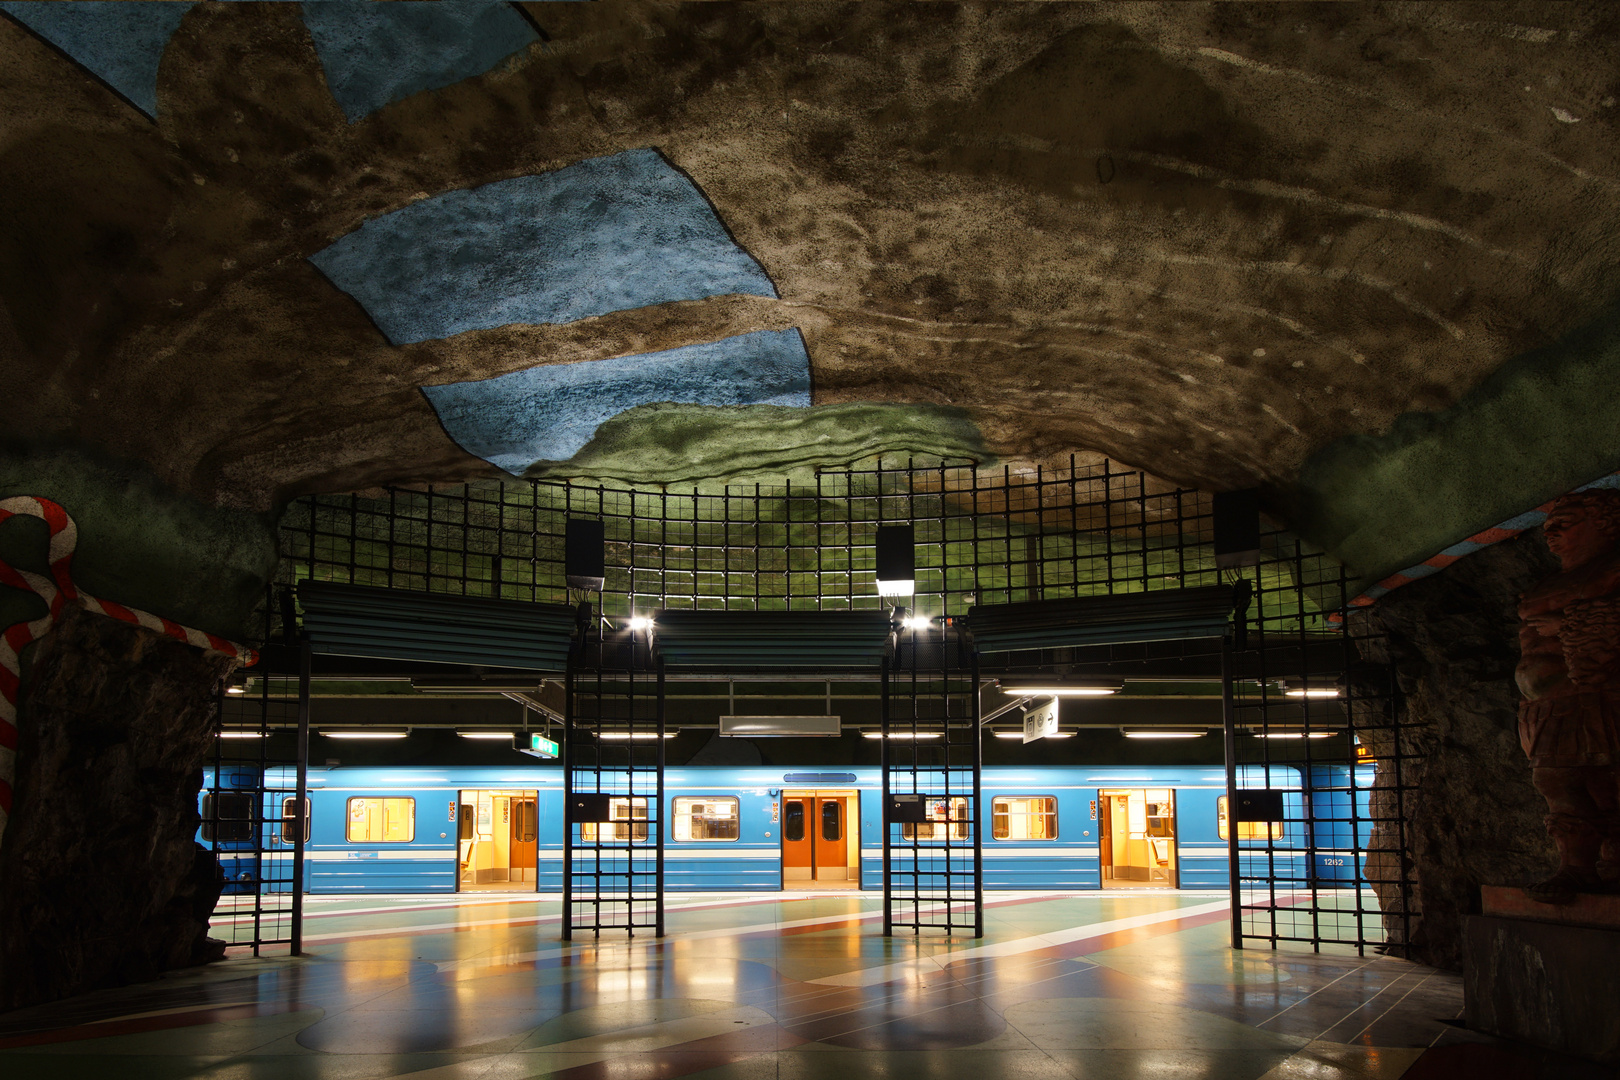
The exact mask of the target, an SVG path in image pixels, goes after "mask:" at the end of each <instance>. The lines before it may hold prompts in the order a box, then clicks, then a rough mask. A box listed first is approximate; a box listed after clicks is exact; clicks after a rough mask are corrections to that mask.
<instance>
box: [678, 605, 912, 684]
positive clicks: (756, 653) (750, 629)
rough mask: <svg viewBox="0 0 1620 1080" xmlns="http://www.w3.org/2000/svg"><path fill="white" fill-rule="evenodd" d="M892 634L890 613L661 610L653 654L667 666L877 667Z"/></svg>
mask: <svg viewBox="0 0 1620 1080" xmlns="http://www.w3.org/2000/svg"><path fill="white" fill-rule="evenodd" d="M892 633H893V631H892V627H891V626H890V615H889V612H888V611H886V610H879V611H661V612H659V613H658V614H657V615H656V616H655V617H654V618H653V649H654V652H655V653H656V655H658V656H659V657H660V658H661V659H662V660H663V661H664V664H665V666H667V667H690V668H719V669H743V668H748V669H765V670H787V669H794V668H808V669H811V670H815V671H827V670H834V669H843V668H876V667H878V666H880V665H881V664H882V663H883V658H884V657H885V656H887V655H888V652H889V648H890V643H891V641H892Z"/></svg>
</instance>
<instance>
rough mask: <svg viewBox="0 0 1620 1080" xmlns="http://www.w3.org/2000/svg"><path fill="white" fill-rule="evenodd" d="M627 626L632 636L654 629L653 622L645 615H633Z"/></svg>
mask: <svg viewBox="0 0 1620 1080" xmlns="http://www.w3.org/2000/svg"><path fill="white" fill-rule="evenodd" d="M626 625H627V626H629V628H630V632H631V633H632V634H639V633H644V632H646V631H648V630H651V629H652V620H651V619H649V618H648V617H647V616H645V615H632V616H630V621H629V623H627V624H626Z"/></svg>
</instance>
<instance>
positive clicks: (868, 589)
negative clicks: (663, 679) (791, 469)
mask: <svg viewBox="0 0 1620 1080" xmlns="http://www.w3.org/2000/svg"><path fill="white" fill-rule="evenodd" d="M570 516H575V517H587V518H597V519H600V520H602V521H603V522H604V524H605V526H606V534H607V560H606V561H607V582H606V585H605V586H604V589H603V593H602V605H603V614H605V615H606V616H608V617H609V618H610V619H615V620H618V619H622V618H625V617H627V616H629V615H631V614H641V613H647V612H651V611H653V610H657V609H661V608H736V609H740V610H750V611H771V610H778V611H780V610H788V609H800V608H812V609H828V610H831V609H838V608H877V607H882V606H884V601H883V600H881V599H880V598H879V597H878V595H877V591H876V577H875V559H874V552H873V543H874V539H875V536H876V530H877V527H878V526H879V525H880V524H884V523H895V522H909V523H911V524H913V526H914V527H915V534H916V547H917V584H916V594H915V597H914V599H913V602H912V606H913V607H914V608H915V609H916V610H918V611H920V612H922V613H924V614H928V615H932V616H941V615H961V614H964V613H965V612H966V611H967V610H968V608H970V607H972V606H973V605H974V604H975V603H983V604H991V603H1002V602H1009V601H1016V600H1028V599H1037V598H1051V597H1058V596H1091V595H1096V594H1100V593H1112V592H1128V591H1138V590H1144V589H1157V588H1177V587H1182V586H1186V585H1209V584H1214V583H1216V582H1217V581H1218V580H1219V576H1218V572H1217V571H1216V568H1215V564H1214V559H1213V554H1212V552H1211V549H1210V547H1209V544H1210V541H1211V536H1212V528H1211V513H1210V498H1209V496H1207V495H1205V494H1202V493H1200V492H1196V491H1192V490H1190V489H1185V488H1173V487H1162V486H1159V487H1156V486H1154V485H1153V484H1151V483H1150V482H1149V480H1148V479H1147V477H1146V476H1145V475H1144V474H1142V473H1138V472H1121V471H1119V470H1117V469H1115V468H1113V467H1112V466H1110V465H1109V464H1108V463H1107V462H1106V461H1105V462H1102V463H1101V464H1098V465H1087V464H1082V463H1079V462H1077V461H1074V460H1072V459H1071V462H1070V464H1069V466H1068V467H1067V468H1062V469H1050V468H1044V467H1042V468H1037V469H1033V470H1027V471H1019V472H1014V471H1012V470H1011V469H1007V468H1002V469H979V468H977V467H974V466H970V465H951V464H933V465H923V464H919V463H917V462H915V461H912V460H907V461H904V462H897V461H885V460H883V459H879V460H877V461H876V462H874V463H873V464H871V465H870V466H869V467H857V468H850V469H846V470H838V471H828V472H823V473H821V474H819V475H817V476H816V477H815V479H814V481H813V482H789V483H785V484H780V485H765V484H749V485H731V486H727V487H724V488H722V489H718V490H713V491H710V490H702V489H697V488H694V489H693V490H692V491H690V492H678V491H674V490H661V491H651V492H644V491H633V490H626V489H623V488H616V487H607V486H605V485H584V484H577V483H570V482H567V481H549V480H525V481H509V482H476V483H472V484H467V485H462V486H458V487H453V488H443V489H441V488H431V487H430V488H427V489H425V490H421V491H416V490H408V489H389V490H388V491H386V492H385V494H384V495H382V496H381V497H375V498H374V497H362V496H359V495H320V496H312V497H308V498H304V499H300V500H298V501H296V502H295V503H294V504H293V505H292V506H291V507H290V508H289V510H288V513H287V515H286V517H285V518H284V519H283V522H282V548H283V552H284V554H285V555H286V556H287V560H286V563H285V564H284V578H285V580H286V581H288V582H291V581H295V580H297V579H300V578H304V577H312V578H316V579H320V580H332V581H344V582H352V583H354V584H359V585H379V586H386V587H391V588H402V589H415V590H421V591H427V592H447V593H453V594H458V595H467V596H490V597H500V598H504V599H513V600H532V601H542V602H551V603H566V602H568V601H569V599H570V594H569V591H568V588H567V582H566V575H565V572H564V548H563V543H564V530H565V528H566V521H567V519H568V518H569V517H570Z"/></svg>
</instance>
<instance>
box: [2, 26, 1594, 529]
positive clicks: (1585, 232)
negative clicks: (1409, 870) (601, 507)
mask: <svg viewBox="0 0 1620 1080" xmlns="http://www.w3.org/2000/svg"><path fill="white" fill-rule="evenodd" d="M527 10H528V13H529V15H530V16H531V17H532V18H533V20H534V21H535V22H536V23H537V24H538V25H539V26H541V27H542V28H544V30H545V33H546V36H547V38H548V40H546V41H541V42H536V43H535V44H534V45H532V46H530V47H529V48H528V49H527V50H525V51H524V52H522V53H520V54H518V55H517V56H516V57H515V58H514V59H513V60H512V61H511V62H509V63H505V64H502V65H498V66H497V67H496V68H495V69H493V70H491V71H490V72H488V73H486V74H484V75H482V76H478V77H475V78H471V79H468V80H465V81H463V82H460V83H457V84H455V85H452V86H449V87H446V88H444V89H442V90H438V91H433V92H426V93H420V94H417V95H415V96H412V97H409V98H407V99H405V100H402V101H398V102H395V103H393V104H390V105H388V106H386V107H384V108H382V109H381V110H379V111H378V112H376V113H373V114H372V115H370V116H367V117H365V118H364V119H362V120H360V121H358V122H356V123H353V124H348V123H346V122H345V119H344V116H343V114H342V112H341V111H340V110H339V109H338V107H337V106H336V104H335V103H334V102H333V100H332V98H331V96H330V94H329V93H328V91H327V88H326V84H325V80H324V77H323V75H322V71H321V67H320V62H319V60H318V57H317V55H316V52H315V49H314V47H313V44H312V41H311V38H310V36H309V34H308V32H307V30H306V29H305V27H304V25H303V24H302V22H301V21H300V19H299V17H298V13H297V8H296V6H295V5H290V4H199V5H197V7H196V8H194V9H192V11H191V12H190V13H189V14H188V15H187V16H186V18H185V21H184V22H183V23H182V24H181V26H180V29H179V31H178V33H177V34H176V36H175V38H174V40H173V42H172V43H171V44H170V46H169V48H168V51H167V53H166V54H165V56H164V59H163V64H162V67H161V69H160V71H159V76H158V85H157V90H158V102H159V109H158V122H157V123H156V124H155V125H154V124H152V123H151V122H149V121H148V120H147V119H146V118H145V117H143V116H140V115H138V114H136V113H135V112H134V111H133V110H132V109H131V108H130V107H129V106H127V105H126V104H124V103H122V102H120V101H119V100H117V99H116V98H115V97H114V96H113V95H111V94H110V93H108V92H106V91H105V90H104V89H103V88H101V87H99V86H98V85H96V84H95V83H94V82H93V81H92V80H90V79H89V78H88V77H87V76H86V75H85V73H84V72H82V71H80V70H78V69H76V68H75V67H73V65H71V64H69V63H66V62H64V61H63V59H62V57H61V56H60V55H58V54H56V53H55V52H54V51H53V50H52V49H50V48H49V47H47V46H46V45H44V44H43V43H42V42H41V41H39V40H38V39H37V38H35V37H33V36H31V35H30V34H29V33H28V32H26V31H25V30H23V29H22V28H21V27H20V26H18V25H16V24H14V23H11V22H8V21H4V20H0V57H4V61H3V62H0V101H3V102H4V103H5V106H6V107H5V108H4V109H0V245H3V248H4V250H3V258H0V266H5V267H8V268H9V269H8V270H6V271H5V272H4V273H0V371H3V372H4V373H5V377H6V381H7V386H8V393H9V394H10V395H11V397H12V402H13V404H12V407H11V408H9V409H8V414H9V415H8V426H9V429H10V433H11V435H12V437H14V438H20V439H24V440H38V439H59V438H69V439H77V440H83V441H87V442H90V443H93V444H95V445H96V446H97V447H99V448H101V449H103V450H105V451H107V452H109V453H111V454H113V455H114V456H117V457H122V458H130V459H135V460H140V461H143V462H147V463H149V464H150V465H151V466H152V467H153V468H154V469H155V470H156V471H157V472H158V473H159V475H160V476H162V477H163V478H164V479H166V480H167V481H169V482H170V483H172V484H174V485H175V486H176V487H177V488H180V489H183V490H186V491H190V492H193V493H196V494H199V495H202V496H204V497H206V498H210V499H226V500H230V501H235V502H240V503H243V504H246V505H253V506H265V505H268V504H269V503H270V502H271V501H272V500H273V499H274V498H275V497H276V496H277V495H278V494H281V495H285V494H288V493H296V492H302V491H309V490H341V489H355V488H361V487H365V486H367V485H370V484H375V483H380V482H384V481H406V482H411V481H417V482H420V481H428V480H448V479H455V478H463V477H466V476H469V475H477V474H488V473H490V472H491V470H490V468H489V467H488V466H486V465H485V464H483V463H482V462H480V461H478V460H477V459H475V458H472V457H471V456H470V455H468V454H466V453H464V452H463V451H461V450H460V449H459V448H457V447H456V446H455V445H454V444H453V443H451V442H450V441H449V440H448V439H447V438H446V437H445V436H444V434H443V432H442V431H441V430H440V428H439V427H438V424H437V422H436V419H435V417H434V414H433V412H432V410H431V409H430V408H429V407H428V404H427V402H426V401H425V400H423V398H422V396H421V394H420V393H419V392H418V391H417V389H416V388H417V387H418V386H421V385H424V384H437V383H446V382H454V381H459V380H468V379H479V378H486V377H490V376H493V375H497V374H502V373H506V372H510V371H513V370H517V369H522V368H526V367H529V366H532V365H534V364H537V363H541V364H544V363H558V362H564V361H569V360H579V359H590V358H599V357H608V356H616V355H623V354H625V353H628V352H639V351H647V350H652V349H662V348H670V347H674V346H678V345H682V344H688V343H692V342H699V341H708V340H713V339H715V338H716V337H717V336H721V335H726V334H737V333H742V332H746V331H750V330H757V329H768V328H779V327H785V326H798V327H800V328H802V330H803V332H804V334H805V337H806V340H807V343H808V346H809V353H810V356H811V361H812V371H813V382H814V387H815V398H814V399H815V401H816V403H818V404H824V403H841V402H854V401H864V402H897V403H907V402H911V403H930V404H935V405H957V406H960V407H963V408H965V409H967V410H969V411H970V412H971V414H972V415H973V417H974V418H975V419H976V420H977V422H978V424H979V426H980V428H981V429H982V431H983V432H984V434H985V437H986V440H987V444H988V447H989V449H990V450H991V451H992V452H994V453H996V454H999V455H1001V456H1002V457H1004V458H1006V459H1009V460H1015V461H1016V460H1042V459H1047V458H1050V457H1052V456H1054V455H1064V454H1067V453H1068V452H1070V451H1082V452H1092V453H1102V454H1107V455H1109V456H1111V457H1113V458H1115V459H1117V460H1120V461H1124V462H1127V463H1129V464H1132V465H1134V466H1137V467H1142V468H1146V469H1148V470H1149V471H1151V472H1153V473H1154V474H1156V475H1158V476H1162V477H1167V478H1170V479H1173V480H1175V481H1177V482H1181V483H1189V484H1192V485H1195V486H1199V487H1203V488H1206V489H1215V490H1220V489H1227V488H1234V487H1243V486H1248V485H1251V484H1254V483H1262V484H1277V485H1283V484H1286V482H1287V480H1288V479H1289V478H1290V477H1291V475H1292V473H1293V471H1294V470H1295V469H1297V467H1298V465H1299V463H1300V462H1301V461H1302V460H1304V458H1305V457H1306V455H1307V454H1309V453H1310V452H1311V451H1312V450H1314V449H1316V448H1319V447H1321V446H1323V445H1325V444H1326V443H1328V442H1330V441H1331V440H1333V439H1335V438H1337V437H1339V436H1342V435H1346V434H1352V433H1357V432H1368V431H1379V430H1382V429H1383V428H1384V427H1385V426H1387V425H1388V423H1389V422H1390V421H1391V420H1392V419H1393V418H1394V417H1395V416H1397V415H1398V414H1400V413H1402V412H1405V411H1407V410H1410V409H1413V408H1418V409H1434V408H1439V407H1442V406H1444V405H1446V404H1448V403H1450V402H1452V401H1454V400H1455V399H1456V398H1457V396H1458V395H1459V394H1461V393H1462V392H1464V391H1465V390H1467V389H1469V388H1470V387H1472V386H1474V385H1476V384H1477V383H1478V382H1479V381H1480V380H1481V379H1482V378H1483V377H1484V376H1485V375H1487V374H1489V373H1490V372H1491V371H1493V370H1494V369H1495V368H1497V367H1498V366H1499V365H1500V364H1501V363H1502V362H1503V361H1504V360H1505V359H1507V358H1508V357H1511V356H1514V355H1518V354H1520V353H1522V352H1523V351H1525V350H1526V349H1529V348H1532V347H1534V346H1537V345H1540V344H1545V343H1547V342H1550V341H1553V340H1556V339H1557V338H1558V337H1559V336H1560V335H1561V334H1563V333H1564V332H1566V331H1567V330H1569V329H1570V328H1571V327H1573V326H1576V325H1580V324H1581V323H1582V322H1583V321H1585V320H1588V319H1591V318H1592V317H1593V316H1594V315H1595V314H1596V313H1598V312H1599V311H1601V310H1603V309H1604V308H1605V307H1606V306H1607V305H1608V304H1609V303H1611V302H1612V300H1613V298H1614V296H1615V294H1616V285H1617V283H1620V279H1617V276H1616V270H1615V266H1616V260H1615V258H1614V257H1613V256H1614V245H1613V242H1612V239H1611V238H1612V237H1613V236H1614V235H1616V233H1617V226H1620V209H1617V207H1620V203H1617V201H1616V200H1615V199H1614V198H1613V195H1614V193H1615V192H1616V190H1617V189H1620V180H1617V179H1615V178H1616V177H1620V143H1617V141H1616V139H1615V138H1614V130H1615V123H1616V120H1617V118H1620V107H1617V106H1616V105H1615V98H1614V90H1615V83H1616V72H1617V71H1620V40H1617V37H1616V35H1615V33H1614V32H1613V31H1614V24H1613V23H1612V21H1611V20H1612V15H1611V14H1609V13H1608V11H1607V9H1605V8H1604V7H1603V6H1602V5H1584V4H1527V5H1507V6H1499V5H1488V6H1479V5H1463V6H1458V5H1446V4H1437V5H1395V6H1390V5H1371V4H1333V5H1320V4H1304V5H1295V4H1253V5H1245V4H1219V5H1192V4H1163V5H1161V4H1104V5H1092V4H1036V5H1030V4H1005V5H995V4H992V5H966V4H964V5H954V4H889V3H859V4H818V3H794V4H756V5H733V4H664V3H650V2H649V3H601V4H531V5H527ZM646 146H654V147H657V148H659V149H660V150H661V151H662V152H663V153H664V154H666V155H667V156H668V158H669V159H670V160H671V161H672V162H674V163H675V164H676V165H677V166H679V167H680V168H681V169H683V170H685V171H686V172H687V173H688V174H689V175H690V176H691V177H692V178H693V179H694V180H695V181H696V183H697V184H698V185H699V186H700V187H701V188H702V190H703V191H704V192H705V193H706V194H707V195H708V197H709V198H710V199H711V200H712V201H713V203H714V205H715V207H716V208H717V210H718V212H719V214H720V217H721V218H722V220H723V221H724V222H725V223H726V224H727V225H728V226H729V228H730V229H731V230H732V232H733V233H734V234H735V236H736V238H737V239H738V241H739V242H740V243H741V244H742V246H743V247H745V248H746V249H747V250H748V251H750V252H751V253H752V254H753V255H754V256H755V257H757V258H758V259H759V260H760V262H761V263H762V265H763V266H764V267H765V268H766V270H767V271H768V272H769V274H770V275H771V277H772V279H773V280H774V281H775V282H776V284H777V286H778V289H779V291H780V293H781V299H780V300H773V299H763V300H760V299H751V298H734V297H730V298H728V297H719V298H711V299H708V300H699V301H692V302H686V303H680V304H665V305H659V306H656V307H652V308H644V309H638V310H634V311H628V312H619V313H614V314H610V315H605V316H602V317H600V318H596V319H591V320H585V321H583V322H581V323H577V324H570V325H568V326H563V327H559V326H550V325H547V326H522V327H504V328H497V329H493V330H483V331H474V332H468V333H465V334H460V335H457V336H455V337H453V338H450V339H445V340H439V341H430V342H424V343H421V344H418V345H412V346H407V347H394V346H391V345H390V344H388V342H387V341H386V340H384V339H383V337H382V336H381V334H380V333H379V332H378V330H377V329H376V328H375V327H374V326H373V325H372V324H371V322H370V321H369V320H368V319H367V317H366V316H365V314H364V313H363V312H362V311H361V310H360V308H359V307H358V305H357V304H356V303H355V302H354V301H353V300H352V299H350V298H349V297H348V296H346V295H344V294H343V293H341V292H339V291H338V290H337V289H336V288H334V287H333V286H332V285H331V284H330V283H329V282H328V281H326V280H325V279H324V278H323V277H322V276H321V274H320V273H318V272H317V271H316V270H315V269H314V267H313V266H311V265H310V264H309V263H308V262H306V261H305V260H306V257H307V256H309V255H311V254H312V253H314V252H317V251H319V250H321V249H322V248H324V247H325V246H327V245H328V244H330V243H331V242H332V241H333V240H335V239H337V238H338V237H340V236H343V235H344V234H346V233H349V232H350V231H352V230H354V229H355V228H357V227H358V226H359V225H360V224H361V223H362V222H363V221H365V220H366V219H367V218H369V217H373V216H375V215H378V214H381V213H384V212H387V211H389V210H393V209H397V208H400V207H402V206H405V205H407V204H409V203H411V202H413V201H415V200H418V199H421V198H424V197H426V196H429V195H433V194H436V193H439V192H443V191H446V190H450V189H456V188H465V187H471V186H475V185H479V184H484V183H488V182H490V181H494V180H499V179H506V178H510V177H514V176H520V175H525V174H530V173H535V172H542V171H547V170H554V169H558V168H561V167H564V166H566V165H569V164H572V163H574V162H577V161H579V160H581V159H583V158H586V157H592V156H600V155H607V154H613V153H617V152H620V151H624V150H628V149H633V148H639V147H646ZM628 479H632V480H633V479H634V477H629V478H628Z"/></svg>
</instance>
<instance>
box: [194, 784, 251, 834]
mask: <svg viewBox="0 0 1620 1080" xmlns="http://www.w3.org/2000/svg"><path fill="white" fill-rule="evenodd" d="M202 838H203V839H204V840H208V841H216V840H251V839H253V796H252V795H249V794H247V793H245V792H240V791H221V792H219V793H217V794H216V793H214V792H209V793H208V794H207V795H204V796H203V804H202Z"/></svg>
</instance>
